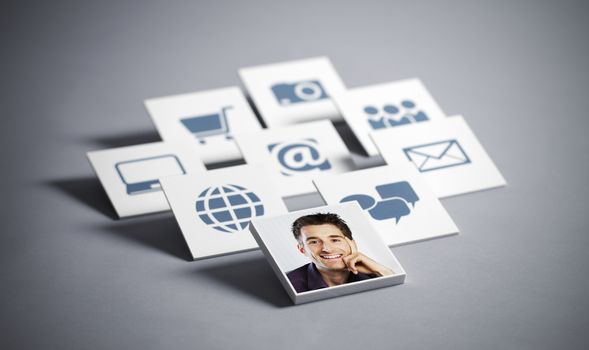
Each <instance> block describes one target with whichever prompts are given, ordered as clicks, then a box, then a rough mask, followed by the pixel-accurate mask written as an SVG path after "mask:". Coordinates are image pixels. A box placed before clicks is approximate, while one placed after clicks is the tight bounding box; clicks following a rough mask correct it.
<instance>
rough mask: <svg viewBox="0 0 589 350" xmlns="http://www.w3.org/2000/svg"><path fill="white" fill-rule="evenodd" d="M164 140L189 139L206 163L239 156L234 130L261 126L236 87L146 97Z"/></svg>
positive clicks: (253, 128)
mask: <svg viewBox="0 0 589 350" xmlns="http://www.w3.org/2000/svg"><path fill="white" fill-rule="evenodd" d="M145 107H146V108H147V111H148V112H149V115H150V116H151V118H152V120H153V122H154V124H155V126H156V128H157V130H158V132H159V133H160V135H161V137H162V139H163V140H164V141H174V140H189V141H193V142H194V143H195V144H196V149H197V151H198V154H199V155H200V157H201V159H202V160H203V161H204V162H205V163H207V164H208V163H217V162H224V161H229V160H235V159H239V158H241V154H240V153H239V150H238V148H237V146H236V145H235V142H234V141H233V133H235V132H244V131H245V132H247V131H256V130H260V129H261V128H262V127H261V126H260V123H259V122H258V119H257V118H256V116H255V114H254V113H253V111H252V109H251V108H250V106H249V104H248V102H247V100H246V99H245V97H244V96H243V93H242V92H241V90H240V89H239V88H238V87H228V88H223V89H216V90H208V91H200V92H195V93H190V94H183V95H175V96H167V97H160V98H153V99H149V100H146V101H145Z"/></svg>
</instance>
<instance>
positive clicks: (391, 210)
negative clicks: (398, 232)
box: [368, 198, 411, 223]
mask: <svg viewBox="0 0 589 350" xmlns="http://www.w3.org/2000/svg"><path fill="white" fill-rule="evenodd" d="M368 212H369V213H370V216H372V217H373V218H374V219H376V220H387V219H392V218H395V223H399V220H401V217H403V216H406V215H409V213H410V212H411V209H409V207H408V206H407V203H406V202H405V201H404V200H402V199H399V198H393V199H387V200H385V201H382V202H379V203H378V204H377V205H376V206H375V207H374V208H372V209H370V210H369V211H368Z"/></svg>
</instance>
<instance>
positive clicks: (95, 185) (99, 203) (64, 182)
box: [44, 176, 118, 220]
mask: <svg viewBox="0 0 589 350" xmlns="http://www.w3.org/2000/svg"><path fill="white" fill-rule="evenodd" d="M44 184H45V185H46V186H48V187H50V188H53V189H55V190H58V191H60V192H61V193H63V194H66V195H67V196H68V197H70V198H71V199H74V200H76V201H77V202H80V203H82V204H84V205H86V206H87V207H89V208H91V209H94V210H96V211H98V212H99V213H101V214H103V215H104V216H106V217H108V218H110V219H112V220H116V219H118V216H117V214H116V212H115V209H114V207H113V206H112V204H111V202H110V200H109V199H108V197H107V195H106V193H105V192H104V190H103V188H102V185H101V184H100V181H99V180H98V178H96V177H95V176H88V177H78V178H70V179H60V180H50V181H47V182H45V183H44Z"/></svg>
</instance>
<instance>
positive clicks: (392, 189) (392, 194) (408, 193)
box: [375, 181, 419, 207]
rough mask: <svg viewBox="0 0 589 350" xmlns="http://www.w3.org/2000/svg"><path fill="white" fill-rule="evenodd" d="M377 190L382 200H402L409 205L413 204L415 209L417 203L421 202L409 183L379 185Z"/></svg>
mask: <svg viewBox="0 0 589 350" xmlns="http://www.w3.org/2000/svg"><path fill="white" fill-rule="evenodd" d="M375 188H376V192H378V194H379V195H380V196H381V197H382V199H388V198H402V199H404V200H405V201H406V202H407V203H411V206H412V207H415V202H417V201H418V200H419V197H418V196H417V193H415V191H414V190H413V187H411V185H410V184H409V182H407V181H400V182H393V183H389V184H384V185H379V186H376V187H375Z"/></svg>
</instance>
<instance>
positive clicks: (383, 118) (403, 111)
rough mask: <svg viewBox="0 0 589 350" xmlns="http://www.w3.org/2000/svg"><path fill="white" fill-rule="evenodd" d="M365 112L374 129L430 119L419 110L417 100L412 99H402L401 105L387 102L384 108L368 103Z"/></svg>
mask: <svg viewBox="0 0 589 350" xmlns="http://www.w3.org/2000/svg"><path fill="white" fill-rule="evenodd" d="M364 113H366V115H367V116H368V123H369V124H370V126H371V127H372V129H384V128H389V127H395V126H399V125H404V124H411V123H417V122H422V121H425V120H428V119H429V118H428V117H427V114H425V112H423V111H421V110H418V109H417V106H416V104H415V102H413V101H411V100H403V101H401V104H400V107H397V106H395V105H394V104H386V105H384V106H383V107H382V110H380V109H379V108H377V107H375V106H372V105H368V106H366V107H364Z"/></svg>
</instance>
